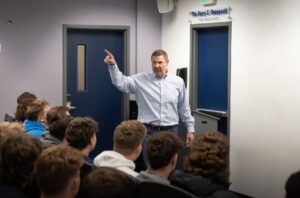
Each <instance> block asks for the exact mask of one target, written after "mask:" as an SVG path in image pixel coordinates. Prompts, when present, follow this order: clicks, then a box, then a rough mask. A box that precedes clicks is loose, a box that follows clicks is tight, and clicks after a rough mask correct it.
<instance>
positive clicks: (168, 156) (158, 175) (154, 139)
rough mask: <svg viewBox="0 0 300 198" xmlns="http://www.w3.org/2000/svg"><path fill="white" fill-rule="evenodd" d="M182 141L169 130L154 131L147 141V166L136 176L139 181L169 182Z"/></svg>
mask: <svg viewBox="0 0 300 198" xmlns="http://www.w3.org/2000/svg"><path fill="white" fill-rule="evenodd" d="M183 145H184V143H183V142H182V140H181V139H180V138H179V137H178V135H175V134H173V133H171V132H159V133H154V134H153V135H152V136H151V137H149V139H148V141H147V146H146V149H147V156H148V162H149V167H148V169H147V170H146V171H142V172H141V173H140V174H139V175H138V176H137V177H136V178H137V179H138V180H141V181H154V182H160V183H164V184H169V183H170V182H169V180H168V177H169V174H170V173H171V172H172V171H173V170H174V169H175V167H176V163H177V157H178V152H179V150H180V149H182V148H183Z"/></svg>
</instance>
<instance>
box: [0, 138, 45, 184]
mask: <svg viewBox="0 0 300 198" xmlns="http://www.w3.org/2000/svg"><path fill="white" fill-rule="evenodd" d="M0 150H1V156H0V157H1V159H0V161H1V172H0V176H1V180H2V181H5V182H7V183H10V184H14V185H17V186H22V185H24V184H26V183H27V182H28V181H30V180H31V179H33V169H34V162H35V161H36V160H37V158H38V156H39V155H40V153H41V151H42V146H41V143H40V141H39V140H38V139H36V138H34V137H31V136H29V135H26V134H24V133H22V134H11V135H7V136H6V138H5V141H4V142H1V149H0Z"/></svg>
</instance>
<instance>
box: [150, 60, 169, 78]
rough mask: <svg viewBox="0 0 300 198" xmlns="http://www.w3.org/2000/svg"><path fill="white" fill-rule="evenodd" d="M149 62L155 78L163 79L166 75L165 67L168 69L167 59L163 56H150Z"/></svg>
mask: <svg viewBox="0 0 300 198" xmlns="http://www.w3.org/2000/svg"><path fill="white" fill-rule="evenodd" d="M151 62H152V70H153V73H154V74H155V75H156V76H159V77H161V78H163V77H165V76H166V75H167V67H168V63H169V60H168V59H166V58H165V57H164V56H163V55H161V56H152V57H151Z"/></svg>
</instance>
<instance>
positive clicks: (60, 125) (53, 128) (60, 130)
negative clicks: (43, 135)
mask: <svg viewBox="0 0 300 198" xmlns="http://www.w3.org/2000/svg"><path fill="white" fill-rule="evenodd" d="M72 119H73V117H71V116H65V117H61V118H60V119H58V120H55V121H53V122H51V124H49V127H48V128H49V133H50V135H52V136H53V137H55V138H57V139H58V140H60V141H62V140H63V139H64V138H65V134H66V129H67V127H68V125H69V123H70V122H71V121H72Z"/></svg>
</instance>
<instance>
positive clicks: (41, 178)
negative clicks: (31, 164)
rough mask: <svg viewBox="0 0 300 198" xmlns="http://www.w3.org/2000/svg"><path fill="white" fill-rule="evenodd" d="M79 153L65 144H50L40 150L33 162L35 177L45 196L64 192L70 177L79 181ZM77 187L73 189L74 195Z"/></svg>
mask: <svg viewBox="0 0 300 198" xmlns="http://www.w3.org/2000/svg"><path fill="white" fill-rule="evenodd" d="M82 164H83V158H82V155H81V153H80V152H79V151H78V150H76V149H74V148H71V147H68V146H65V145H57V146H52V147H50V148H48V149H46V150H44V151H43V152H42V154H41V155H40V157H39V158H38V160H37V161H36V163H35V177H36V181H37V184H38V186H39V188H40V191H41V193H42V194H43V195H46V196H56V195H59V194H60V193H62V192H64V190H65V189H66V187H67V186H68V184H69V182H70V181H71V180H72V179H77V180H78V187H79V183H80V177H79V173H80V167H81V166H82ZM77 190H78V188H75V189H74V192H73V193H74V195H76V193H77Z"/></svg>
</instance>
